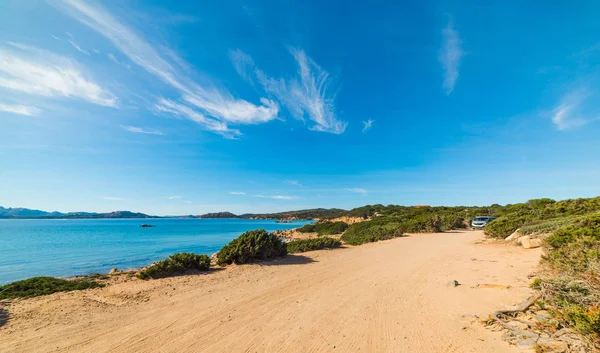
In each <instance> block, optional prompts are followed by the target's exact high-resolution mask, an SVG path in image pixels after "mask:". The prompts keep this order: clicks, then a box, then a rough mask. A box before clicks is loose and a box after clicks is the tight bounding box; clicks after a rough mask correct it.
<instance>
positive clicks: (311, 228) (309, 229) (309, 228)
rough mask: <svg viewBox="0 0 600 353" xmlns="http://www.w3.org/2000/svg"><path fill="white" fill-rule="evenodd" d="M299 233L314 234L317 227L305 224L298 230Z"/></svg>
mask: <svg viewBox="0 0 600 353" xmlns="http://www.w3.org/2000/svg"><path fill="white" fill-rule="evenodd" d="M298 231H299V232H300V233H316V232H317V225H316V224H305V225H303V226H302V227H300V228H298Z"/></svg>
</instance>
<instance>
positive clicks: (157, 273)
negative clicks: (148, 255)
mask: <svg viewBox="0 0 600 353" xmlns="http://www.w3.org/2000/svg"><path fill="white" fill-rule="evenodd" d="M209 268H210V257H208V256H207V255H198V254H194V253H185V252H184V253H177V254H173V255H171V256H169V257H167V258H166V259H164V260H162V261H159V262H155V263H153V264H152V265H150V266H148V267H147V268H145V269H144V270H142V271H140V272H139V273H138V274H137V277H138V278H140V279H150V278H161V277H168V276H172V275H175V274H180V273H185V272H187V271H190V270H197V271H206V270H208V269H209Z"/></svg>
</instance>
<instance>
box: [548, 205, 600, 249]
mask: <svg viewBox="0 0 600 353" xmlns="http://www.w3.org/2000/svg"><path fill="white" fill-rule="evenodd" d="M583 238H590V240H591V241H598V240H600V214H598V213H595V214H592V215H589V216H586V217H580V218H578V219H577V220H576V221H574V222H573V224H572V225H570V226H567V227H563V228H560V229H558V230H557V231H555V232H554V233H553V234H552V235H551V236H549V237H548V239H547V241H548V244H549V245H550V246H552V247H556V248H559V247H561V246H565V245H567V244H569V243H572V242H575V241H576V240H577V239H583Z"/></svg>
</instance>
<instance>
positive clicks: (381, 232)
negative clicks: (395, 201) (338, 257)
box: [341, 217, 404, 245]
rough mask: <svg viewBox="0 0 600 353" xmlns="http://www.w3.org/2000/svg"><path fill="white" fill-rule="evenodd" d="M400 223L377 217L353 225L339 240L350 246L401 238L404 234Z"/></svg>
mask: <svg viewBox="0 0 600 353" xmlns="http://www.w3.org/2000/svg"><path fill="white" fill-rule="evenodd" d="M403 230H404V228H403V226H402V223H400V222H396V221H394V220H392V219H387V218H386V217H377V218H374V219H372V220H370V221H365V222H360V223H355V224H353V225H351V226H350V227H348V229H347V230H346V232H344V234H342V237H341V240H343V241H344V242H346V243H348V244H350V245H360V244H364V243H370V242H375V241H379V240H385V239H392V238H395V237H401V236H402V235H403V233H404V231H403Z"/></svg>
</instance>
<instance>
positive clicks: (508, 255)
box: [0, 231, 540, 353]
mask: <svg viewBox="0 0 600 353" xmlns="http://www.w3.org/2000/svg"><path fill="white" fill-rule="evenodd" d="M482 238H483V235H482V233H481V232H479V231H473V232H469V231H465V232H453V233H445V234H423V235H415V236H410V237H406V238H398V239H394V240H389V241H384V242H379V243H373V244H366V245H362V246H358V247H351V248H344V249H338V250H333V251H315V252H310V253H305V254H303V255H295V256H288V257H287V258H285V259H280V260H277V261H273V262H268V263H264V264H260V265H259V264H256V265H246V266H233V267H230V268H227V269H225V270H217V271H213V272H211V273H210V274H207V275H195V276H182V277H177V278H168V279H162V280H152V281H141V280H132V281H127V282H123V283H117V284H114V285H110V286H108V287H106V288H102V289H96V290H89V291H85V292H71V293H58V294H54V295H51V296H47V297H41V298H34V299H28V300H21V301H15V302H13V303H11V305H10V306H9V307H8V312H9V314H10V319H9V320H8V322H7V323H6V324H5V325H4V326H2V327H0V352H67V351H68V352H211V353H216V352H226V353H231V352H286V353H289V352H411V353H412V352H427V353H430V352H486V353H487V352H513V351H514V350H513V348H511V347H510V346H509V345H508V344H507V343H505V342H503V341H502V340H501V338H500V334H499V333H495V332H491V331H489V330H486V329H485V328H483V327H482V326H481V325H480V324H479V323H477V322H476V321H475V320H474V319H473V318H472V315H478V316H480V317H481V318H484V317H486V316H487V314H489V313H491V312H493V311H494V310H496V309H499V308H504V307H510V306H512V305H514V304H517V303H519V302H521V301H522V300H523V299H524V298H525V297H527V295H528V293H529V288H528V284H529V282H530V280H529V279H527V275H528V274H529V273H530V272H532V271H534V269H535V267H536V265H537V263H538V261H539V256H540V251H539V249H536V250H524V249H522V248H517V247H511V246H505V245H499V244H475V243H476V242H477V240H479V239H482ZM450 280H457V281H458V282H460V283H461V285H460V286H458V287H453V288H450V287H447V282H448V281H450ZM506 286H510V288H507V287H506Z"/></svg>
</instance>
